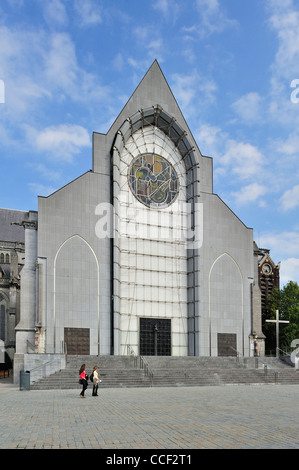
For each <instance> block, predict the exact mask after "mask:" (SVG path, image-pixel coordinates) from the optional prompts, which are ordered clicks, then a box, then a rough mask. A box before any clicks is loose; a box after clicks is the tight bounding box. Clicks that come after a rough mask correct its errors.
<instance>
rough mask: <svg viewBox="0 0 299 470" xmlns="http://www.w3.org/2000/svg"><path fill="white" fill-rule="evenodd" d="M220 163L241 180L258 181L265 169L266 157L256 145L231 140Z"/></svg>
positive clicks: (227, 143)
mask: <svg viewBox="0 0 299 470" xmlns="http://www.w3.org/2000/svg"><path fill="white" fill-rule="evenodd" d="M219 163H220V166H221V167H222V168H223V169H224V168H227V169H229V171H231V172H232V173H234V174H236V175H237V176H238V177H239V178H241V179H249V178H254V179H256V178H257V176H258V174H259V173H260V172H261V171H262V169H263V166H264V164H265V157H264V155H263V154H262V152H261V151H260V150H259V149H258V148H257V147H255V146H254V145H251V144H249V143H246V142H237V141H235V140H233V139H230V140H228V141H227V142H226V149H225V153H224V154H223V155H222V156H221V158H220V161H219Z"/></svg>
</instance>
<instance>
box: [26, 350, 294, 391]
mask: <svg viewBox="0 0 299 470" xmlns="http://www.w3.org/2000/svg"><path fill="white" fill-rule="evenodd" d="M144 360H145V361H146V363H147V366H148V373H147V372H146V370H147V369H144V368H140V362H142V361H140V358H137V357H135V358H133V357H130V356H100V357H98V356H68V358H67V367H66V369H63V370H60V371H59V372H56V373H55V374H53V375H51V376H49V377H46V378H44V379H41V380H39V381H37V382H34V383H31V387H30V388H31V390H42V389H44V390H48V389H80V388H81V385H80V384H79V383H78V379H79V376H78V371H79V368H80V366H81V364H86V371H87V373H88V374H90V373H91V372H92V370H93V366H95V365H97V366H98V368H99V372H100V377H101V379H102V383H101V384H100V387H101V388H119V387H151V386H152V387H190V386H208V385H209V386H212V385H213V386H217V385H218V386H219V385H232V384H235V385H250V384H297V385H299V371H295V369H294V367H290V366H289V365H286V364H285V363H283V362H282V361H279V360H278V359H276V360H275V359H274V358H270V359H264V362H265V363H267V368H264V365H263V364H262V363H261V362H260V363H259V367H258V368H257V367H256V365H257V364H256V360H255V358H244V359H240V361H238V360H237V358H236V357H190V356H188V357H174V356H146V357H144ZM91 386H92V384H91V382H90V381H89V387H91Z"/></svg>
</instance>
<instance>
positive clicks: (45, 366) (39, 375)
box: [28, 357, 62, 383]
mask: <svg viewBox="0 0 299 470" xmlns="http://www.w3.org/2000/svg"><path fill="white" fill-rule="evenodd" d="M61 369H62V365H61V357H54V358H53V359H50V360H49V361H47V362H44V363H42V364H39V365H37V366H35V367H32V369H29V370H28V371H29V372H30V383H32V382H35V381H36V380H40V379H43V378H44V377H47V376H48V375H50V374H53V373H55V372H58V371H60V370H61Z"/></svg>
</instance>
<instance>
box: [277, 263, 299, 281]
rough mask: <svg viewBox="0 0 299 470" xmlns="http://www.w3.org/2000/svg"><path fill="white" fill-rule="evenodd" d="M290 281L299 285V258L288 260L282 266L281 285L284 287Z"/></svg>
mask: <svg viewBox="0 0 299 470" xmlns="http://www.w3.org/2000/svg"><path fill="white" fill-rule="evenodd" d="M289 281H295V282H298V283H299V258H287V259H284V260H282V262H281V265H280V284H281V287H283V285H284V284H287V283H288V282H289Z"/></svg>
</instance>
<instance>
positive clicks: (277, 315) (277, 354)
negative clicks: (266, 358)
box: [266, 310, 290, 357]
mask: <svg viewBox="0 0 299 470" xmlns="http://www.w3.org/2000/svg"><path fill="white" fill-rule="evenodd" d="M266 322H268V323H276V357H279V352H278V351H279V323H290V322H289V321H288V320H279V310H276V320H266Z"/></svg>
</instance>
